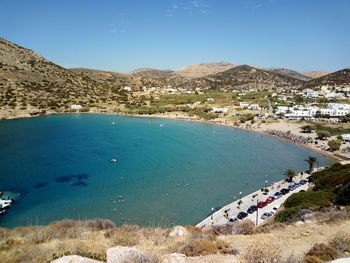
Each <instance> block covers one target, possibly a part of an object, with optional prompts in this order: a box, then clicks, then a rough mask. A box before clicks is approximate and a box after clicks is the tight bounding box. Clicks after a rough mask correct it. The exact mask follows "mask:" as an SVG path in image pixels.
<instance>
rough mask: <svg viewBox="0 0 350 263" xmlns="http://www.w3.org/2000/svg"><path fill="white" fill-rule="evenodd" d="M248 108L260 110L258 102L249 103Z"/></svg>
mask: <svg viewBox="0 0 350 263" xmlns="http://www.w3.org/2000/svg"><path fill="white" fill-rule="evenodd" d="M249 109H250V110H261V108H260V106H259V104H251V105H250V106H249Z"/></svg>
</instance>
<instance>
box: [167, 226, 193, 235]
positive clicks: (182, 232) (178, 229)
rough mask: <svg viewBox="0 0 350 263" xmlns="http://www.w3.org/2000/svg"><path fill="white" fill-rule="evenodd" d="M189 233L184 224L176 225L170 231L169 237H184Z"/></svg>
mask: <svg viewBox="0 0 350 263" xmlns="http://www.w3.org/2000/svg"><path fill="white" fill-rule="evenodd" d="M187 234H188V231H187V229H186V228H184V227H183V226H175V227H174V228H173V229H172V230H171V232H170V233H169V235H168V236H169V237H183V236H185V235H187Z"/></svg>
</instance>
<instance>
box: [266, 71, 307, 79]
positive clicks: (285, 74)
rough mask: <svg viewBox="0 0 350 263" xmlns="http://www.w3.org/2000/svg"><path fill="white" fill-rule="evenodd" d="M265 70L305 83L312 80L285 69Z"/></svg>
mask: <svg viewBox="0 0 350 263" xmlns="http://www.w3.org/2000/svg"><path fill="white" fill-rule="evenodd" d="M266 70H267V71H270V72H274V73H277V74H280V75H284V76H288V77H291V78H294V79H299V80H305V81H307V80H310V79H312V78H311V77H308V76H305V75H303V74H300V73H299V72H296V71H294V70H291V69H287V68H267V69H266Z"/></svg>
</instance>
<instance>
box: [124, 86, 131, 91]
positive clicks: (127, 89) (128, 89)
mask: <svg viewBox="0 0 350 263" xmlns="http://www.w3.org/2000/svg"><path fill="white" fill-rule="evenodd" d="M123 90H125V91H132V88H130V87H124V88H123Z"/></svg>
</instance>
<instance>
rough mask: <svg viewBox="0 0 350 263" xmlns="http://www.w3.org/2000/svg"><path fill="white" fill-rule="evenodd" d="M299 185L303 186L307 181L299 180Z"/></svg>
mask: <svg viewBox="0 0 350 263" xmlns="http://www.w3.org/2000/svg"><path fill="white" fill-rule="evenodd" d="M299 183H300V184H302V185H304V184H306V183H307V181H306V180H301V181H300V182H299Z"/></svg>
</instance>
